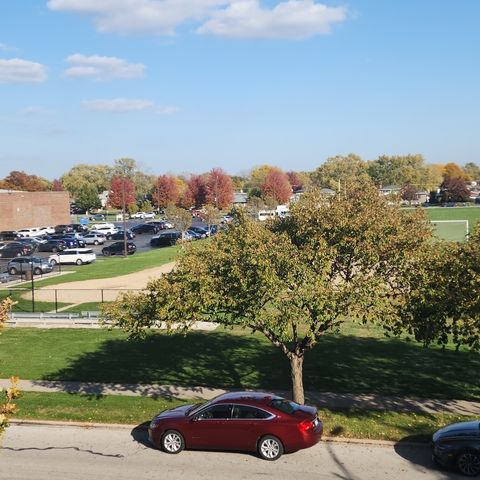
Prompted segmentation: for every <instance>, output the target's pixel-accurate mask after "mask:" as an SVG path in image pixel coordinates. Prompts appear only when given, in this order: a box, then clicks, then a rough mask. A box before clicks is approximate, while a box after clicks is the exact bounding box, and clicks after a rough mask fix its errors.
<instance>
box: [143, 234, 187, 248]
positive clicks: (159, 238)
mask: <svg viewBox="0 0 480 480" xmlns="http://www.w3.org/2000/svg"><path fill="white" fill-rule="evenodd" d="M180 238H182V232H179V231H177V230H173V231H170V232H162V233H159V234H158V235H156V236H154V237H152V238H151V240H150V246H151V247H170V246H172V245H175V244H176V243H177V241H178V240H179V239H180Z"/></svg>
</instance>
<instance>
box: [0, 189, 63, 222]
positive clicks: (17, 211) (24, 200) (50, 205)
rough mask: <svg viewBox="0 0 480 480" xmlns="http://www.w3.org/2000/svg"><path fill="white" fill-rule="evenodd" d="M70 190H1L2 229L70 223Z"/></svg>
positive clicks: (0, 214)
mask: <svg viewBox="0 0 480 480" xmlns="http://www.w3.org/2000/svg"><path fill="white" fill-rule="evenodd" d="M70 221H71V220H70V197H69V194H68V192H19V191H12V190H0V230H18V229H20V228H29V227H42V226H46V225H52V226H54V225H58V224H62V223H70Z"/></svg>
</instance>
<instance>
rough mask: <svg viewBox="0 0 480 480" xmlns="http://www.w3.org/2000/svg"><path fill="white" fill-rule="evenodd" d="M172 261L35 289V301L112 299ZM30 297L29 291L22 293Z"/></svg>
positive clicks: (138, 285) (139, 285)
mask: <svg viewBox="0 0 480 480" xmlns="http://www.w3.org/2000/svg"><path fill="white" fill-rule="evenodd" d="M173 266H174V262H170V263H166V264H165V265H162V266H160V267H154V268H149V269H147V270H142V271H140V272H135V273H129V274H128V275H122V276H119V277H113V278H100V279H94V280H83V281H81V282H70V283H61V284H59V285H52V286H49V287H45V288H40V289H38V290H35V299H36V300H37V301H44V302H54V301H55V299H56V301H57V302H58V303H74V304H78V303H88V302H100V301H102V300H103V301H112V300H115V298H116V297H117V296H118V294H119V290H122V291H124V290H140V289H142V288H145V287H146V286H147V283H148V281H149V280H150V279H152V278H155V277H158V276H159V275H161V274H162V273H167V272H170V271H171V270H172V268H173ZM24 297H25V298H26V299H29V298H30V293H26V294H25V295H24Z"/></svg>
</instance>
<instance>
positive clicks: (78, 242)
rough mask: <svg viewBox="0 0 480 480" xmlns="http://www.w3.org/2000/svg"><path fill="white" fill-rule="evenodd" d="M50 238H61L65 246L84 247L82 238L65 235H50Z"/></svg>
mask: <svg viewBox="0 0 480 480" xmlns="http://www.w3.org/2000/svg"><path fill="white" fill-rule="evenodd" d="M49 239H50V240H62V241H63V242H64V243H65V247H66V248H79V247H80V248H83V247H85V242H84V240H83V239H78V238H75V237H73V236H67V235H52V236H50V237H49Z"/></svg>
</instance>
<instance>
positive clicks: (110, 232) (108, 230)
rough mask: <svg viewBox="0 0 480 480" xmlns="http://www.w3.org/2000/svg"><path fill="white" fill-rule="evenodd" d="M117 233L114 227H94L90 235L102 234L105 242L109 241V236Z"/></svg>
mask: <svg viewBox="0 0 480 480" xmlns="http://www.w3.org/2000/svg"><path fill="white" fill-rule="evenodd" d="M117 232H118V228H117V227H116V226H115V225H113V226H109V225H95V228H94V229H93V230H91V231H90V233H103V234H104V235H105V237H106V238H107V240H110V238H111V236H112V235H113V234H114V233H117Z"/></svg>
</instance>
